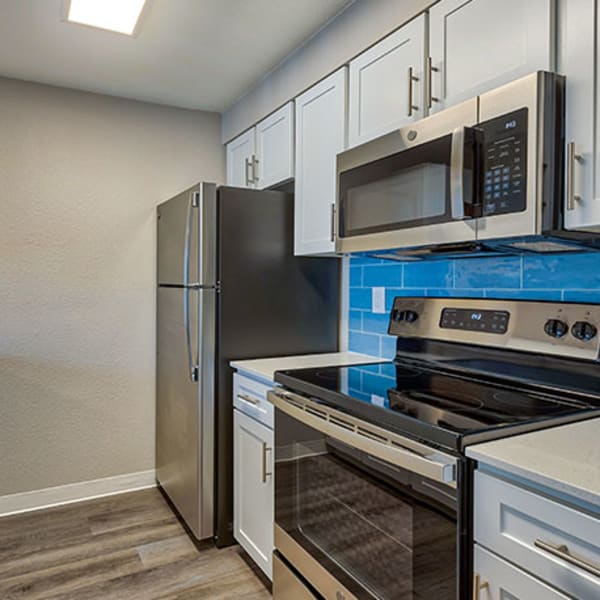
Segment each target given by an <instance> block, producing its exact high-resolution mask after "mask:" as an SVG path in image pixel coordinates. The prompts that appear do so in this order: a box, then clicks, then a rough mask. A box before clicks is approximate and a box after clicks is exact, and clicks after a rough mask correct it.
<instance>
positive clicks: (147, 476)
mask: <svg viewBox="0 0 600 600" xmlns="http://www.w3.org/2000/svg"><path fill="white" fill-rule="evenodd" d="M155 485H156V473H155V471H154V469H151V470H149V471H138V472H137V473H126V474H124V475H116V476H114V477H105V478H103V479H93V480H92V481H81V482H78V483H69V484H67V485H59V486H56V487H51V488H44V489H41V490H32V491H31V492H21V493H19V494H9V495H7V496H0V517H6V516H8V515H15V514H18V513H23V512H28V511H31V510H41V509H43V508H50V507H52V506H60V505H61V504H71V503H72V502H81V501H82V500H92V499H94V498H101V497H103V496H112V495H114V494H123V493H124V492H134V491H136V490H142V489H145V488H150V487H154V486H155Z"/></svg>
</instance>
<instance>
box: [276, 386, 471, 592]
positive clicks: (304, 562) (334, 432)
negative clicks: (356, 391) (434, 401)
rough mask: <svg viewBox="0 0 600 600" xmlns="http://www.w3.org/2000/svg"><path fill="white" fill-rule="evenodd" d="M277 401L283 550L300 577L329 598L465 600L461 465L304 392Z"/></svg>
mask: <svg viewBox="0 0 600 600" xmlns="http://www.w3.org/2000/svg"><path fill="white" fill-rule="evenodd" d="M269 397H270V400H271V401H272V402H273V403H274V404H275V407H276V410H275V438H276V443H275V547H276V549H277V551H278V552H279V553H280V554H281V555H282V556H283V557H284V559H285V560H286V561H287V562H288V563H290V564H291V565H292V567H293V568H294V569H295V570H296V571H297V573H298V574H299V576H300V577H301V578H303V579H304V580H306V581H307V582H308V584H309V585H310V586H311V587H312V588H314V590H315V591H316V593H318V594H319V595H320V596H322V597H324V598H327V599H328V598H332V599H337V600H339V599H344V600H352V599H369V600H371V599H375V598H377V599H380V600H386V599H390V600H391V599H394V600H413V599H416V598H428V599H429V598H435V599H436V600H456V598H457V597H459V596H458V595H457V594H458V569H457V560H458V552H457V549H458V547H459V545H458V538H459V535H458V533H457V532H458V527H457V488H456V485H455V483H454V479H455V475H456V472H457V466H458V465H457V462H458V461H457V459H456V458H455V457H452V456H450V455H446V454H441V453H439V452H436V451H435V450H433V449H432V448H430V447H428V446H425V445H423V444H420V443H418V442H414V441H411V440H409V439H407V438H403V437H401V436H398V435H396V434H394V433H390V432H387V431H386V430H383V429H380V428H378V427H375V426H373V425H370V424H367V423H365V422H363V421H360V420H358V419H355V418H353V417H351V416H348V415H346V414H345V413H341V412H340V411H337V410H334V409H331V408H329V407H325V406H323V405H322V404H318V403H316V402H314V401H311V400H307V399H305V398H303V397H300V396H296V395H295V394H289V393H287V392H278V393H274V392H271V393H270V394H269ZM274 589H275V590H277V589H279V588H278V585H277V582H274Z"/></svg>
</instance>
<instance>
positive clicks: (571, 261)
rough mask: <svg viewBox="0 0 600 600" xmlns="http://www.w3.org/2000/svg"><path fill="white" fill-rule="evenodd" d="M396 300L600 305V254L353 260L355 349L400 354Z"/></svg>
mask: <svg viewBox="0 0 600 600" xmlns="http://www.w3.org/2000/svg"><path fill="white" fill-rule="evenodd" d="M374 287H384V288H385V310H386V313H385V314H379V313H374V312H373V310H372V305H371V303H372V289H373V288H374ZM396 296H417V297H424V296H437V297H460V298H517V299H524V300H551V301H555V302H556V301H558V302H560V301H564V302H588V303H593V304H600V253H589V254H572V255H552V256H523V257H498V258H488V257H486V258H469V259H462V260H461V259H454V260H436V261H432V262H414V263H395V262H393V261H383V260H379V259H371V258H366V257H364V256H360V257H352V258H351V259H350V311H349V317H348V328H349V348H350V350H352V351H354V352H365V353H366V354H371V355H374V356H380V357H382V358H385V359H389V358H392V357H393V356H394V352H395V348H396V340H395V338H393V337H391V336H388V335H387V334H386V331H387V324H388V312H389V311H390V309H391V307H392V303H393V301H394V298H395V297H396ZM361 377H364V373H363V374H362V375H361ZM355 383H356V387H357V388H358V389H364V385H365V383H366V382H365V381H363V380H361V381H358V380H357V381H356V382H355ZM359 384H360V386H359Z"/></svg>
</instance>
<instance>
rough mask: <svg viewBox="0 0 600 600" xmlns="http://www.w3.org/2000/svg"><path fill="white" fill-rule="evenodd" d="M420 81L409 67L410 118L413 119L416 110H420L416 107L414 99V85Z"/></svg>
mask: <svg viewBox="0 0 600 600" xmlns="http://www.w3.org/2000/svg"><path fill="white" fill-rule="evenodd" d="M415 81H419V78H418V77H417V76H416V75H415V74H414V72H413V68H412V67H408V116H409V117H412V115H413V111H414V110H419V107H418V106H415V102H414V98H413V83H414V82H415Z"/></svg>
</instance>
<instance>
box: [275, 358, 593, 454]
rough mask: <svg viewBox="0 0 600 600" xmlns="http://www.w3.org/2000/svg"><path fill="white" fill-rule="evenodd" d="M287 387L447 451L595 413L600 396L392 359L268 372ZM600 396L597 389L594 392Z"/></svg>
mask: <svg viewBox="0 0 600 600" xmlns="http://www.w3.org/2000/svg"><path fill="white" fill-rule="evenodd" d="M275 380H276V381H277V382H279V383H281V384H283V385H284V386H285V387H287V388H289V389H290V390H291V391H296V392H298V393H301V394H307V395H309V396H311V397H312V398H314V399H317V400H320V401H323V402H325V403H327V404H332V405H334V406H336V407H338V408H340V409H342V410H345V411H347V412H349V413H351V414H354V415H355V416H357V417H360V418H364V419H366V420H368V421H371V422H373V423H377V424H379V425H382V426H385V427H388V428H390V429H393V430H397V431H400V432H402V433H404V434H408V435H411V436H413V437H415V438H417V439H421V440H424V441H427V442H429V443H434V444H438V445H440V446H444V447H446V448H452V449H454V450H462V448H463V447H464V446H467V445H469V444H472V443H475V442H480V441H484V440H491V439H496V438H500V437H505V436H507V435H511V434H513V433H521V432H525V431H532V430H535V429H539V428H541V427H547V426H549V425H554V424H559V423H563V422H569V421H573V420H579V419H581V418H586V416H593V415H594V414H595V413H597V414H599V415H600V396H599V397H598V399H597V401H594V400H593V398H588V399H581V398H575V397H573V398H569V397H568V396H567V395H566V394H561V395H560V396H558V395H557V396H553V395H551V394H546V393H540V392H537V391H531V390H527V389H525V388H524V387H522V386H519V385H517V384H516V383H512V384H510V383H507V384H506V385H496V384H492V383H490V382H489V381H484V380H482V379H477V378H476V377H468V376H464V375H463V376H459V375H455V374H451V373H446V372H443V371H436V370H433V369H432V370H430V369H427V368H425V367H423V368H421V367H415V366H409V365H402V364H398V363H393V362H385V363H378V364H374V365H357V366H351V367H327V368H317V369H296V370H290V371H280V372H278V373H276V375H275ZM599 393H600V392H599Z"/></svg>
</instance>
